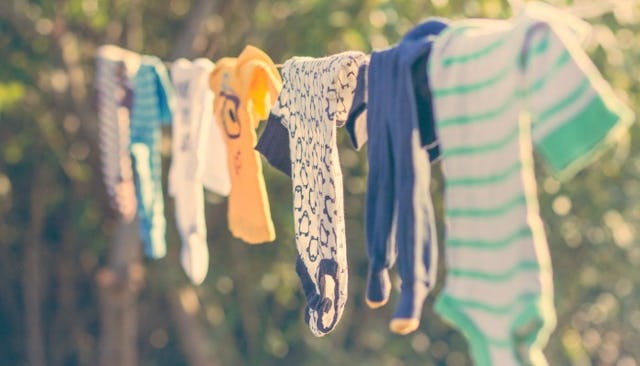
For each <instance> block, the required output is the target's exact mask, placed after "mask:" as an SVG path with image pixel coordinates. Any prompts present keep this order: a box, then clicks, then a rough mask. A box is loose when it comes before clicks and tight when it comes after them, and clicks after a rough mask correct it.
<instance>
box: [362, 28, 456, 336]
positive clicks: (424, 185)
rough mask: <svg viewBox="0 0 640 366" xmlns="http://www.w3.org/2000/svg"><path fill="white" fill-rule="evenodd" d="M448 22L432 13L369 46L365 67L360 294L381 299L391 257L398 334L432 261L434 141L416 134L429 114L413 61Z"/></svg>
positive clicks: (431, 277) (416, 317)
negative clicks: (365, 263) (364, 262)
mask: <svg viewBox="0 0 640 366" xmlns="http://www.w3.org/2000/svg"><path fill="white" fill-rule="evenodd" d="M446 27H447V25H446V23H444V22H443V21H441V20H437V19H432V20H429V21H426V22H424V23H422V24H420V25H418V26H416V27H415V28H414V29H413V30H412V31H410V32H409V33H408V34H407V35H406V36H405V37H404V38H403V39H402V41H401V42H400V43H399V44H398V45H396V46H394V47H391V48H389V49H386V50H383V51H378V52H373V53H372V54H371V60H370V62H369V68H368V77H367V88H368V97H367V108H368V110H367V128H366V130H367V135H368V143H369V146H368V148H367V158H368V161H369V173H368V180H367V192H366V204H365V208H366V216H365V233H366V238H367V255H368V256H369V261H370V265H369V274H368V278H367V281H368V284H367V292H366V302H367V304H368V305H369V307H371V308H378V307H380V306H383V305H384V304H386V302H387V301H388V299H389V292H390V290H391V283H390V280H389V268H391V267H392V266H393V264H394V262H395V261H396V259H397V262H398V273H399V275H400V279H401V280H402V284H401V287H400V298H399V300H398V305H397V306H396V311H395V313H394V314H393V319H392V321H391V323H390V324H389V327H390V329H391V331H393V332H395V333H399V334H407V333H409V332H412V331H414V330H416V329H417V328H418V325H419V324H420V317H421V314H422V307H423V304H424V301H425V298H426V296H427V293H428V291H429V290H430V289H431V288H432V286H433V285H434V283H435V279H436V272H437V267H438V266H437V235H436V228H435V218H434V210H433V204H432V201H431V192H430V190H429V186H430V179H431V168H430V156H429V152H428V148H425V147H423V146H425V145H428V146H433V147H434V148H435V147H437V144H435V143H434V140H435V139H434V134H433V133H431V134H430V135H429V138H430V140H429V141H428V143H424V142H423V141H422V139H421V133H420V132H421V129H420V123H422V124H423V125H428V126H430V130H431V131H432V130H433V116H432V112H431V109H430V104H426V103H418V102H420V101H421V100H420V99H417V98H416V94H417V93H416V90H417V89H418V88H417V87H416V86H415V84H419V83H424V82H426V80H424V79H420V80H416V79H414V77H413V76H414V75H413V74H414V65H416V64H417V65H419V66H422V67H426V59H427V57H428V54H429V51H430V47H431V41H432V38H431V36H435V35H437V34H439V33H440V32H441V31H442V30H443V29H445V28H446ZM427 102H428V101H427ZM419 105H420V107H419ZM423 106H424V107H425V108H423ZM356 140H357V138H356ZM432 150H433V148H432ZM435 156H436V154H434V159H435Z"/></svg>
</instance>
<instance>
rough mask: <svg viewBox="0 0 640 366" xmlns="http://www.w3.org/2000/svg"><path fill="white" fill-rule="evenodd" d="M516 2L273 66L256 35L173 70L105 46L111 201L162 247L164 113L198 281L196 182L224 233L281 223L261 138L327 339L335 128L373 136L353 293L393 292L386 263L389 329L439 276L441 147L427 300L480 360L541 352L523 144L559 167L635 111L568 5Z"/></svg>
mask: <svg viewBox="0 0 640 366" xmlns="http://www.w3.org/2000/svg"><path fill="white" fill-rule="evenodd" d="M630 1H631V0H630ZM512 4H516V2H512ZM521 6H522V8H521V9H520V10H519V11H520V15H518V17H517V18H515V19H511V20H492V21H480V20H459V21H452V22H450V23H447V22H445V21H442V20H441V19H440V20H438V19H430V20H428V21H425V22H423V23H420V24H419V25H417V26H416V27H415V28H413V29H412V30H411V31H409V32H408V33H407V34H406V35H405V36H404V37H403V38H402V40H401V41H400V42H399V43H398V44H397V45H395V46H393V47H390V48H388V49H385V50H382V51H373V52H372V53H371V55H369V56H367V55H365V54H364V53H362V52H359V51H348V52H343V53H339V54H336V55H331V56H327V57H322V58H306V57H305V58H294V59H291V60H288V61H287V62H286V63H284V64H283V65H280V66H281V70H280V72H278V71H276V70H274V69H275V68H276V66H277V65H275V64H274V63H273V61H272V60H271V58H270V57H269V56H268V55H267V54H265V53H264V52H263V51H261V50H259V49H257V48H255V47H252V46H247V47H246V48H245V49H244V50H243V51H242V52H241V53H240V55H239V56H238V57H237V58H225V59H224V61H219V62H218V63H217V64H216V65H215V66H214V64H213V62H211V61H209V60H206V59H197V60H195V61H193V62H192V61H188V60H180V61H177V62H173V63H171V64H169V68H170V70H169V71H167V70H166V68H165V67H164V65H165V64H163V63H162V62H161V61H159V60H158V59H157V58H146V59H145V60H144V62H143V63H142V65H141V66H140V69H139V70H138V71H137V73H136V74H135V75H134V76H133V77H132V79H126V77H127V76H126V75H127V73H126V72H123V69H126V65H125V64H124V63H123V62H120V61H118V60H110V59H101V58H100V57H99V58H98V72H97V75H98V76H97V81H96V83H97V86H98V91H99V93H98V95H99V97H100V98H101V99H100V101H101V103H99V104H98V105H99V106H100V121H101V140H102V142H101V151H102V154H103V155H102V160H103V171H104V172H105V183H106V185H107V189H108V191H109V194H110V196H111V197H114V201H117V202H116V206H118V207H121V206H127V205H128V206H127V207H128V209H120V212H128V213H130V212H131V208H130V207H131V204H132V202H133V206H135V207H137V215H138V218H139V220H140V222H141V226H140V231H141V237H142V239H143V242H144V244H145V253H146V254H147V255H148V256H150V257H154V258H155V257H160V256H163V255H164V252H165V248H164V246H165V245H166V243H165V242H164V228H165V227H164V225H165V221H164V215H163V206H162V205H163V200H164V197H163V195H162V191H163V190H162V185H161V179H160V177H161V173H162V172H161V164H160V157H159V152H158V144H159V136H160V132H159V126H160V123H161V121H168V120H171V118H173V121H172V128H173V130H172V151H173V154H172V162H171V169H170V172H169V192H170V195H171V196H173V197H174V199H175V202H176V221H177V225H178V228H179V232H180V236H181V239H182V249H181V255H180V260H181V264H182V266H183V268H184V269H185V272H186V273H187V274H188V275H189V276H190V278H191V279H192V281H194V283H199V282H201V281H202V280H203V279H204V276H205V275H206V272H207V270H208V265H209V262H208V259H209V257H208V255H209V253H208V247H207V243H206V225H205V223H204V222H205V221H204V207H203V197H202V194H203V187H206V188H208V189H211V190H214V191H216V192H219V193H220V194H222V195H228V196H229V198H228V201H229V204H228V225H229V230H230V231H231V233H232V234H233V235H234V236H235V237H237V238H240V239H242V240H244V241H246V242H247V243H251V244H259V243H263V242H270V241H273V240H274V239H275V230H274V225H273V222H272V219H271V214H270V204H269V200H268V195H267V190H266V184H265V181H264V177H263V175H262V165H261V164H262V162H261V160H260V159H259V156H258V155H257V154H256V152H255V151H256V150H257V151H258V152H260V153H261V154H262V155H263V156H264V157H265V158H266V160H267V161H268V162H269V163H270V164H271V165H273V166H274V167H275V168H277V169H278V170H280V171H282V172H283V173H285V174H288V175H289V176H290V177H291V182H292V195H293V207H292V216H293V222H294V230H295V235H294V237H295V244H296V251H297V253H296V258H297V260H296V264H295V268H296V273H297V274H298V276H299V277H300V281H301V284H302V288H303V290H304V294H305V297H306V306H305V310H304V313H305V321H306V323H307V325H308V326H309V329H310V331H311V332H312V333H313V334H314V335H316V336H322V335H325V334H328V333H330V332H331V331H332V330H333V329H334V328H335V326H336V325H337V324H338V322H339V320H340V318H341V316H342V314H343V310H344V306H345V303H346V299H347V288H348V286H347V282H348V266H347V243H346V235H345V225H344V223H345V217H344V200H343V187H342V171H341V168H340V161H339V154H338V145H337V140H336V128H337V127H341V126H344V127H345V128H346V129H347V132H348V134H349V136H350V138H351V139H352V141H353V142H354V146H356V147H359V146H362V144H363V143H364V142H365V141H366V142H367V144H368V149H367V161H368V165H369V169H368V176H367V190H366V194H365V201H366V204H365V208H366V213H365V220H364V221H365V227H364V230H365V237H366V243H365V244H366V247H367V256H368V258H369V268H368V275H367V284H366V286H367V291H366V299H365V300H366V301H365V302H366V303H367V305H368V306H369V307H371V308H377V307H381V306H384V305H385V304H386V303H387V302H388V300H389V297H390V291H391V281H390V277H389V270H390V269H391V267H392V266H393V265H394V263H395V262H397V263H398V274H399V276H400V279H401V282H402V285H401V287H400V296H399V301H398V303H397V305H396V309H395V311H394V313H393V315H392V319H391V320H390V323H389V326H390V329H391V331H393V332H395V333H398V334H407V333H410V332H412V331H414V330H415V329H417V328H418V326H419V323H420V318H421V314H422V310H423V306H424V304H425V299H426V297H427V295H428V294H429V293H430V290H431V289H433V287H434V286H435V284H436V280H437V279H436V274H437V271H436V270H437V267H438V255H439V254H438V252H437V248H438V245H437V243H436V240H437V235H436V225H435V213H434V210H433V204H432V201H431V196H430V193H429V192H430V189H429V184H430V174H431V166H430V160H436V159H438V158H440V159H441V160H442V162H443V163H442V167H443V179H444V182H445V183H444V184H445V187H446V189H445V190H444V203H445V204H444V210H443V211H444V218H443V219H444V221H445V222H447V227H448V230H447V232H446V236H445V245H444V248H445V256H444V258H445V263H446V268H447V278H446V282H445V285H444V287H443V290H442V292H441V293H440V294H439V297H438V298H437V299H436V301H435V311H436V313H437V314H439V315H440V316H442V317H443V318H444V319H446V320H447V321H449V322H450V323H451V324H452V325H454V326H455V327H457V328H459V329H461V330H463V331H464V334H465V335H466V336H467V338H468V341H469V343H470V348H471V349H472V350H473V351H472V355H471V356H472V358H473V359H474V361H475V362H476V363H477V364H482V365H490V364H495V365H505V366H511V365H518V364H521V363H522V362H523V361H522V360H525V361H524V362H525V363H527V364H529V363H530V364H534V365H541V364H544V362H545V361H544V356H543V353H542V348H543V347H544V344H545V343H546V341H547V339H548V337H549V333H550V332H551V331H552V329H553V327H554V324H555V315H554V314H555V312H554V310H553V296H554V294H553V287H552V282H551V274H552V270H551V258H550V255H549V250H548V244H547V242H546V238H545V233H544V226H543V225H542V220H541V218H540V217H539V212H538V203H537V201H536V184H535V174H534V171H533V169H534V164H533V155H532V150H534V149H535V150H536V152H537V153H539V154H540V156H541V157H542V158H544V160H546V161H547V163H548V165H549V167H550V168H551V170H552V171H553V172H554V174H556V175H563V174H564V175H566V176H569V175H571V174H573V173H575V172H576V171H577V170H578V169H581V168H582V167H584V166H585V164H587V163H588V162H590V161H592V160H593V159H594V157H595V156H596V155H597V154H598V153H599V152H600V151H601V149H602V147H603V146H607V145H608V144H611V143H615V142H616V141H617V140H616V139H617V138H619V137H620V136H621V135H622V134H623V133H624V132H625V131H626V129H627V128H628V127H629V125H630V124H631V123H632V121H633V119H634V115H633V112H632V111H631V110H630V109H629V108H628V107H627V106H626V105H624V103H622V102H621V101H620V100H619V99H617V97H616V96H615V94H614V93H613V91H612V89H611V87H610V86H609V85H608V83H607V82H606V81H605V80H604V79H603V78H602V76H601V75H600V74H599V73H598V71H597V69H596V67H595V66H594V65H593V63H592V62H591V61H590V60H589V58H588V56H587V54H586V53H585V51H584V50H583V49H582V48H581V46H580V43H579V42H578V41H579V39H578V37H579V34H578V33H579V32H576V29H575V28H574V27H573V26H575V25H577V24H578V23H579V22H581V21H580V20H578V19H576V18H575V17H573V16H571V15H569V14H568V13H566V12H565V11H561V10H558V9H555V8H553V7H551V6H549V5H544V4H540V3H531V2H529V3H525V4H523V5H521ZM445 29H446V30H445ZM478 30H480V31H478ZM169 74H170V76H171V77H169ZM127 88H130V89H127ZM125 111H130V113H125ZM523 116H529V119H524V118H523ZM129 117H130V120H129ZM261 120H266V126H265V128H264V130H263V132H262V134H261V135H260V138H259V140H258V139H257V137H256V136H255V133H253V130H255V129H256V127H257V125H258V123H259V121H261ZM254 148H255V150H254ZM207 149H209V150H207ZM210 149H217V150H215V151H211V150H210ZM132 166H133V169H131V167H132ZM211 175H215V177H214V178H212V177H211ZM134 191H135V194H134V193H133V192H134ZM118 203H120V204H119V205H118ZM134 211H135V210H134ZM505 309H508V311H506V310H505ZM514 337H517V338H514ZM523 340H527V341H526V342H524V341H523ZM516 355H519V356H518V357H516Z"/></svg>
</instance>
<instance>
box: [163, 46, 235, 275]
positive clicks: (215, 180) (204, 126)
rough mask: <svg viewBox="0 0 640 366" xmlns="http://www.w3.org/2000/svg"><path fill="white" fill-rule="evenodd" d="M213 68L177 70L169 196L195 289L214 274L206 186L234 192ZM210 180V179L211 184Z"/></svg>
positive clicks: (206, 64)
mask: <svg viewBox="0 0 640 366" xmlns="http://www.w3.org/2000/svg"><path fill="white" fill-rule="evenodd" d="M213 66H214V65H213V62H211V61H209V60H207V59H203V58H201V59H197V60H195V61H194V62H191V61H188V60H186V59H183V58H182V59H178V60H176V61H175V62H174V63H173V65H172V66H171V81H172V83H173V86H174V88H175V91H176V110H175V111H174V114H173V117H174V118H173V125H172V161H171V169H170V170H169V193H170V194H171V195H172V196H173V197H174V198H175V215H176V224H177V227H178V232H179V233H180V237H181V239H182V249H181V251H180V263H181V264H182V268H183V269H184V271H185V273H186V274H187V276H188V277H189V278H190V279H191V281H192V282H193V283H194V284H200V283H202V281H204V279H205V277H206V275H207V272H208V268H209V249H208V247H207V227H206V223H205V218H204V192H203V182H206V183H207V188H209V189H210V190H212V191H214V192H215V193H218V194H220V195H223V196H226V195H228V194H229V190H230V189H231V182H230V179H229V169H228V167H227V151H226V147H225V145H224V140H223V137H222V133H221V131H220V129H219V127H218V125H217V124H216V122H215V119H214V116H213V112H212V108H213V93H212V92H211V90H210V88H209V75H210V74H211V71H212V70H213ZM205 177H206V178H205Z"/></svg>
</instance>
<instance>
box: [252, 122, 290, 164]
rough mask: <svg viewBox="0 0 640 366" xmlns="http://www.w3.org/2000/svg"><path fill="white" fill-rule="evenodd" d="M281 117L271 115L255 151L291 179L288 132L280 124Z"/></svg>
mask: <svg viewBox="0 0 640 366" xmlns="http://www.w3.org/2000/svg"><path fill="white" fill-rule="evenodd" d="M281 119H282V117H279V116H276V115H275V114H273V113H271V114H270V115H269V119H268V120H267V126H266V127H265V129H264V131H263V132H262V135H260V139H259V140H258V144H257V145H256V150H257V151H259V152H260V154H262V156H264V157H265V159H267V161H268V162H269V164H271V166H273V167H274V168H276V169H278V170H279V171H281V172H282V173H284V174H286V175H288V176H289V177H291V150H290V147H289V131H288V130H287V128H286V127H284V125H283V124H282V122H281Z"/></svg>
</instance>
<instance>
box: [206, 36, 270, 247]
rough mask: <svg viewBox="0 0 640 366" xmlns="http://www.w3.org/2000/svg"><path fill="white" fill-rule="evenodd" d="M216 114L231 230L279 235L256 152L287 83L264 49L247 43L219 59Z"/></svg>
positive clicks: (214, 78)
mask: <svg viewBox="0 0 640 366" xmlns="http://www.w3.org/2000/svg"><path fill="white" fill-rule="evenodd" d="M210 82H211V83H210V86H211V90H212V91H213V92H214V93H215V100H214V104H213V105H214V113H215V116H216V119H217V120H218V123H219V124H220V125H221V128H222V130H223V131H224V136H225V140H226V146H227V159H228V164H229V171H230V175H231V192H230V194H229V211H228V218H229V229H230V231H231V233H232V234H233V235H234V236H235V237H237V238H240V239H242V240H244V241H246V242H247V243H250V244H258V243H264V242H270V241H273V240H274V239H275V229H274V227H273V222H272V220H271V210H270V207H269V200H268V196H267V190H266V187H265V184H264V177H263V175H262V163H261V161H260V157H259V156H258V153H257V152H256V151H254V150H253V148H254V146H255V143H256V132H255V129H256V128H257V127H258V123H259V121H260V120H262V119H266V118H267V116H268V112H269V109H270V108H271V106H272V105H273V102H274V101H275V98H276V97H277V95H278V93H279V92H280V88H281V87H282V81H281V79H280V74H278V70H276V68H275V65H274V64H273V62H272V61H271V59H270V58H269V56H267V55H266V54H265V53H264V52H262V51H261V50H259V49H257V48H255V47H252V46H247V47H246V48H245V49H244V50H243V51H242V53H241V54H240V56H238V58H223V59H220V60H219V61H218V62H217V64H216V67H215V68H214V70H213V73H212V74H211V80H210Z"/></svg>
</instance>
